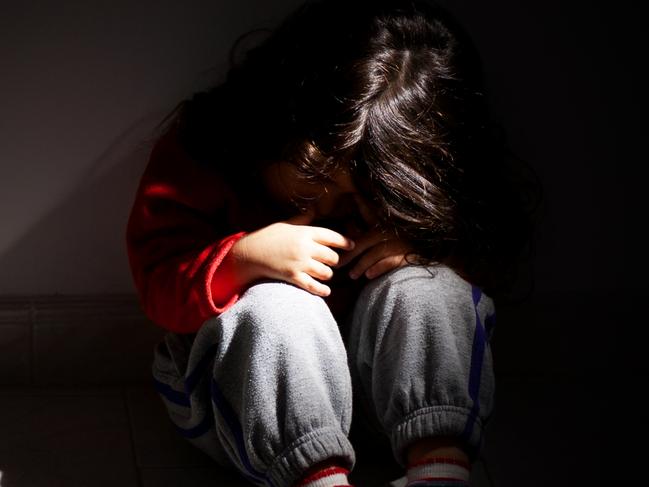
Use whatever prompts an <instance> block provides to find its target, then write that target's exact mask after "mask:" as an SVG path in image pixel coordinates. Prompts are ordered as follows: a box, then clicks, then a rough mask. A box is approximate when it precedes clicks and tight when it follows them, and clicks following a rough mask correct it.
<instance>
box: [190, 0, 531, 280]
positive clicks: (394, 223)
mask: <svg viewBox="0 0 649 487" xmlns="http://www.w3.org/2000/svg"><path fill="white" fill-rule="evenodd" d="M235 47H236V46H235ZM178 120H179V123H180V129H181V137H182V142H183V143H184V145H185V148H186V150H187V151H188V152H189V153H190V154H191V155H192V156H194V157H195V158H196V159H197V160H199V161H205V163H207V164H218V165H220V166H222V167H221V168H222V170H223V171H225V172H227V173H228V174H229V175H230V176H232V179H233V181H236V180H241V179H242V177H245V176H250V175H251V174H253V173H255V172H256V171H258V170H260V169H262V168H263V166H264V164H267V163H269V162H273V161H283V162H288V163H290V164H291V165H292V166H293V167H294V168H295V170H296V171H297V173H298V174H299V175H300V177H301V178H303V179H304V180H305V181H306V182H311V183H322V184H326V183H327V182H328V181H330V180H331V178H332V177H335V175H336V174H340V171H341V170H342V171H347V172H349V173H351V175H352V178H353V180H354V183H355V187H356V188H358V189H359V190H360V191H361V192H362V193H363V195H364V196H365V199H366V200H368V201H371V203H372V206H373V207H374V208H375V210H376V216H377V217H378V220H379V222H380V223H379V224H380V225H381V226H383V227H384V228H385V229H386V230H388V231H392V232H396V233H397V234H398V235H399V236H401V237H402V238H403V239H405V240H408V241H409V242H410V243H411V244H412V245H413V247H414V248H415V249H416V253H417V254H419V255H421V256H423V257H425V258H427V259H429V260H431V261H441V260H444V259H446V258H448V257H450V256H452V257H453V258H454V261H460V262H462V267H463V271H464V272H465V273H467V274H468V275H469V276H470V277H471V278H472V279H473V280H474V282H476V283H478V284H481V285H483V286H485V287H487V288H491V289H493V290H494V291H495V288H496V286H497V284H498V282H497V281H499V279H494V276H502V275H504V274H503V273H502V271H503V270H504V268H505V267H506V265H507V263H508V262H509V261H510V260H511V258H512V257H514V256H515V255H516V253H517V251H518V250H519V249H520V247H521V245H522V244H523V243H524V240H525V238H526V237H527V233H526V230H527V222H528V219H526V218H525V217H526V214H525V212H524V211H522V206H521V199H520V197H519V193H518V192H517V191H518V189H517V188H516V187H515V186H514V185H512V184H511V182H512V181H511V178H509V177H508V174H510V173H509V172H508V171H509V168H508V167H506V164H505V161H506V159H505V157H504V154H505V153H504V151H503V150H502V148H501V144H499V141H498V139H497V137H495V132H494V131H493V129H492V128H491V127H492V125H491V123H490V119H489V115H488V112H487V105H486V100H485V92H484V88H483V82H482V75H481V67H480V62H479V58H478V56H477V53H476V51H475V49H474V47H473V45H472V43H471V41H470V40H469V38H468V36H467V35H466V34H465V33H464V31H463V30H462V29H461V28H460V26H459V25H458V24H457V23H456V22H455V21H454V20H453V19H452V18H451V17H450V16H449V15H448V14H447V13H446V12H445V11H443V10H442V9H441V8H439V7H438V6H436V5H434V4H432V3H431V2H428V1H423V0H414V1H400V0H367V1H364V0H360V1H354V2H349V1H345V0H323V1H307V2H306V3H304V4H303V5H302V6H301V7H300V8H298V9H297V10H296V11H294V12H293V13H292V14H291V15H290V16H289V17H288V18H287V19H286V20H285V21H284V22H283V23H282V24H281V25H280V26H279V27H278V28H277V29H275V30H274V31H272V32H271V33H270V35H269V36H268V37H267V38H266V39H265V40H264V41H263V42H262V43H261V44H259V45H258V46H256V47H254V48H252V49H250V50H249V51H248V52H247V53H246V56H245V58H244V59H243V60H242V61H241V62H239V63H235V64H233V65H232V66H231V69H230V70H229V72H228V73H227V77H226V79H225V81H224V82H223V83H221V84H219V85H218V86H216V87H215V88H213V89H211V90H209V91H207V92H205V93H199V94H197V95H195V96H194V97H193V98H192V99H191V100H189V101H187V102H186V103H184V104H183V105H182V106H181V111H180V114H179V117H178ZM294 196H295V201H296V203H297V204H299V203H300V198H299V197H300V195H299V194H296V195H294Z"/></svg>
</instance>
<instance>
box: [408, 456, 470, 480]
mask: <svg viewBox="0 0 649 487" xmlns="http://www.w3.org/2000/svg"><path fill="white" fill-rule="evenodd" d="M470 472H471V466H470V465H469V464H468V463H467V462H464V461H462V460H457V459H455V458H446V457H434V458H427V459H426V460H422V461H421V462H417V463H414V464H411V465H409V466H408V485H413V487H414V486H415V485H417V484H418V483H419V482H422V485H423V483H424V482H425V484H426V485H427V486H430V487H433V486H434V485H436V483H440V484H444V483H447V482H453V483H455V482H457V483H458V486H461V485H469V475H470Z"/></svg>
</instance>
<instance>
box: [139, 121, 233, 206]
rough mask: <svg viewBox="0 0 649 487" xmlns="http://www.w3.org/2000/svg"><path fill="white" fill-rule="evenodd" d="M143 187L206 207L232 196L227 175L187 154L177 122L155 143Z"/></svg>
mask: <svg viewBox="0 0 649 487" xmlns="http://www.w3.org/2000/svg"><path fill="white" fill-rule="evenodd" d="M140 191H141V192H143V193H144V194H145V195H146V196H150V197H153V198H155V199H169V200H175V201H178V202H179V203H183V204H185V205H187V206H191V207H197V208H201V209H203V210H205V211H215V210H217V209H219V208H221V207H222V206H223V204H224V202H225V201H226V200H230V199H231V195H230V193H231V190H230V187H229V185H228V184H226V182H225V179H224V177H223V176H222V175H221V174H220V173H219V172H218V171H217V170H216V169H215V168H214V167H209V166H208V165H206V164H201V163H198V162H197V161H196V160H194V159H193V158H192V157H190V156H189V154H187V152H186V151H185V150H184V148H183V146H182V144H181V141H180V138H179V134H178V128H177V126H176V125H173V124H172V125H171V126H170V127H168V128H167V129H166V130H165V131H164V132H163V133H162V134H161V135H160V136H158V138H157V139H156V140H155V142H154V144H153V148H152V150H151V153H150V156H149V161H148V163H147V166H146V169H145V171H144V174H143V176H142V183H141V188H140Z"/></svg>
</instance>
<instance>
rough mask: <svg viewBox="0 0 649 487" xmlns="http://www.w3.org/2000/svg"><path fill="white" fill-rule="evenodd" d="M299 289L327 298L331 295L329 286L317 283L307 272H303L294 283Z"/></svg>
mask: <svg viewBox="0 0 649 487" xmlns="http://www.w3.org/2000/svg"><path fill="white" fill-rule="evenodd" d="M293 284H295V285H296V286H298V287H301V288H302V289H304V290H305V291H308V292H310V293H311V294H315V295H316V296H321V297H323V298H324V297H327V296H329V295H330V294H331V289H330V288H329V286H327V285H325V284H322V283H321V282H318V281H316V280H315V279H314V278H313V277H311V276H310V275H309V274H307V273H306V272H301V273H299V274H298V276H297V277H296V278H295V280H294V281H293Z"/></svg>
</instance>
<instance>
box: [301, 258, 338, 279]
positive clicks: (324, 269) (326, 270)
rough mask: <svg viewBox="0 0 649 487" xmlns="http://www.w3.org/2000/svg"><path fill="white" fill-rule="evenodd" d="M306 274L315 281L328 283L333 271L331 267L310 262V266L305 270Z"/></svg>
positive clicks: (314, 261) (315, 261) (313, 261)
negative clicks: (320, 280)
mask: <svg viewBox="0 0 649 487" xmlns="http://www.w3.org/2000/svg"><path fill="white" fill-rule="evenodd" d="M307 274H309V275H310V276H311V277H314V278H316V279H322V280H323V281H328V280H329V279H331V278H332V277H333V275H334V271H332V270H331V267H329V266H326V265H324V264H323V263H322V262H318V261H317V260H312V261H311V266H310V267H309V269H308V270H307Z"/></svg>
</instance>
